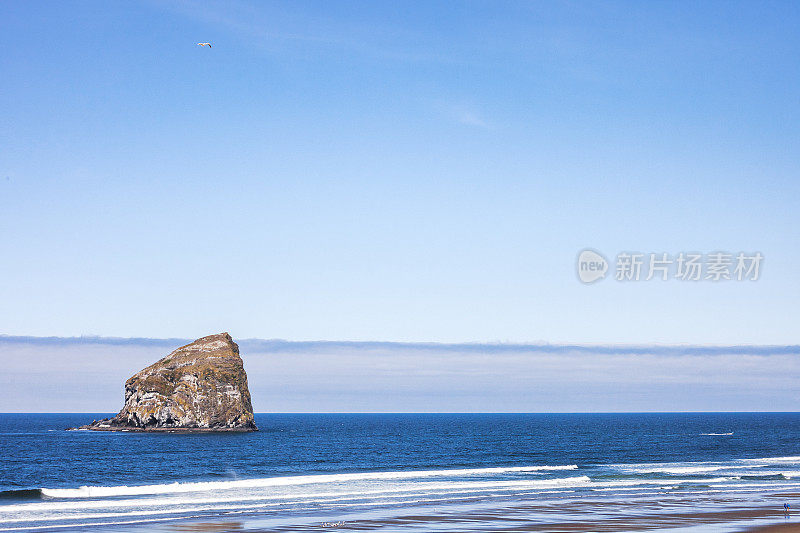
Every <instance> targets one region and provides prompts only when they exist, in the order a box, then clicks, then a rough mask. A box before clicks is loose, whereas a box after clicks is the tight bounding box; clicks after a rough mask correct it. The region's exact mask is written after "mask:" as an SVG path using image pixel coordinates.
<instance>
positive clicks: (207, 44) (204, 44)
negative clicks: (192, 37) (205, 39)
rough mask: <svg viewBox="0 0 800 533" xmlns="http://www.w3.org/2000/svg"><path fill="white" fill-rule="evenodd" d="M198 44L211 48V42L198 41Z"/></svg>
mask: <svg viewBox="0 0 800 533" xmlns="http://www.w3.org/2000/svg"><path fill="white" fill-rule="evenodd" d="M197 46H208V47H209V48H211V43H197Z"/></svg>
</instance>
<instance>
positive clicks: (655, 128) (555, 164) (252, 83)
mask: <svg viewBox="0 0 800 533" xmlns="http://www.w3.org/2000/svg"><path fill="white" fill-rule="evenodd" d="M799 24H800V4H798V3H796V2H789V1H786V2H759V3H756V2H741V3H740V2H731V1H724V2H683V3H680V4H676V3H674V2H567V1H563V2H562V1H559V2H547V3H545V2H520V3H517V2H494V1H491V2H490V1H487V2H458V3H450V2H429V3H411V2H399V3H389V2H283V3H275V2H253V3H248V2H225V3H213V2H211V3H209V2H203V3H194V2H174V3H173V2H169V3H166V2H165V3H161V2H145V3H139V2H27V1H4V2H0V206H1V208H0V247H2V250H3V251H4V253H3V254H2V256H0V257H1V258H2V261H0V333H6V334H12V335H38V336H41V335H62V336H71V335H80V334H99V335H114V336H141V337H182V338H196V337H200V336H202V335H206V334H210V333H214V332H217V331H221V330H229V331H230V332H231V333H232V334H233V335H234V337H236V338H245V337H261V338H286V339H294V340H304V339H342V340H348V339H349V340H357V339H369V340H397V341H448V342H464V341H495V340H509V341H537V340H546V341H553V342H613V343H619V342H621V343H625V342H640V343H650V342H661V343H674V342H693V343H723V344H737V343H761V344H765V343H766V344H769V343H776V344H781V343H789V344H796V343H797V342H798V337H797V311H796V309H797V302H798V301H800V269H799V268H798V267H800V247H798V243H799V242H800V209H798V205H800V202H799V201H800V179H798V178H800V174H799V171H800V150H798V146H800V61H798V58H800V33H799V32H798V25H799ZM200 41H210V42H211V43H212V44H213V48H211V49H209V48H201V47H199V46H197V45H196V43H197V42H200ZM585 247H592V248H595V249H597V250H599V251H601V252H603V253H605V254H606V255H608V256H614V255H615V254H616V253H618V252H620V251H624V250H636V251H641V252H669V253H675V254H676V253H678V252H681V251H700V252H713V251H717V250H725V251H731V252H738V251H740V250H741V251H749V252H753V251H760V252H761V253H762V254H763V255H764V257H765V260H764V265H763V273H762V277H761V279H760V280H759V281H757V282H745V283H718V284H715V283H711V282H699V283H681V282H677V281H668V282H657V281H652V282H649V283H645V282H639V283H628V284H625V283H619V282H615V281H613V280H610V279H607V280H604V281H602V282H599V283H597V284H595V285H592V286H584V285H582V284H581V283H579V282H578V280H577V278H576V275H575V265H574V262H575V258H576V255H577V253H578V252H579V251H580V250H581V249H583V248H585ZM0 349H3V348H0ZM161 355H163V354H161ZM609 364H610V363H609ZM136 369H137V368H136V365H133V366H132V367H131V368H129V369H128V370H130V371H133V370H136ZM124 377H127V376H124ZM115 408H116V406H115ZM262 410H267V409H262Z"/></svg>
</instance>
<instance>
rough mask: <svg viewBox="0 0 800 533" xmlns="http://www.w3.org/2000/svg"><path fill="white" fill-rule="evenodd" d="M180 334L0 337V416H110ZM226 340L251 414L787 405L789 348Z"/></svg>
mask: <svg viewBox="0 0 800 533" xmlns="http://www.w3.org/2000/svg"><path fill="white" fill-rule="evenodd" d="M189 340H191V339H189ZM189 340H184V339H122V338H110V339H109V338H102V337H88V338H80V337H77V338H57V337H48V338H40V337H13V336H0V364H1V365H3V368H4V369H5V372H4V373H3V374H2V376H0V386H2V387H3V388H4V390H6V391H7V394H5V395H4V396H3V397H2V398H0V412H86V413H106V412H109V413H110V412H116V410H118V409H119V408H120V407H121V405H122V399H123V384H124V382H125V380H126V379H127V378H128V377H130V376H131V375H133V374H134V373H135V372H137V371H138V370H140V369H142V368H144V367H145V366H147V365H149V364H151V363H153V362H155V361H157V360H159V359H161V358H162V357H164V356H166V355H167V354H168V353H169V352H170V351H172V350H173V349H175V348H177V347H179V346H180V345H182V344H185V343H186V342H189ZM234 340H236V339H234ZM236 341H237V343H238V344H239V347H240V352H241V355H242V358H243V360H244V365H245V370H246V372H247V375H248V381H249V386H250V391H251V393H252V397H253V407H254V410H255V411H256V412H262V413H264V412H273V413H279V412H286V413H298V412H341V413H347V412H375V413H380V412H450V413H454V412H671V411H727V412H733V411H797V410H798V405H797V398H796V384H797V382H798V381H800V357H798V355H800V347H798V346H796V345H785V346H691V345H675V346H663V345H642V346H634V345H626V346H614V345H594V346H587V345H556V344H527V345H521V344H491V343H484V344H439V343H392V342H358V341H352V342H347V341H285V340H275V339H272V340H261V339H241V340H236Z"/></svg>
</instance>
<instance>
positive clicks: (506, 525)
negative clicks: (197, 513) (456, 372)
mask: <svg viewBox="0 0 800 533" xmlns="http://www.w3.org/2000/svg"><path fill="white" fill-rule="evenodd" d="M730 503H732V502H730V501H727V500H725V499H722V498H720V499H714V498H708V499H707V500H705V501H696V500H693V499H686V500H677V501H671V502H669V503H666V504H665V505H663V506H662V505H661V504H657V503H655V504H653V503H651V505H650V506H642V505H637V504H635V503H634V504H632V503H630V502H624V501H616V502H608V501H602V500H594V501H573V502H571V504H570V505H569V506H568V507H560V506H553V505H541V504H536V503H532V504H512V505H507V506H497V507H493V508H489V507H487V508H483V509H475V510H464V509H448V508H447V507H442V508H441V509H427V510H422V509H414V510H411V509H409V510H408V512H403V510H402V509H398V510H396V512H395V513H392V515H385V516H380V517H360V518H359V517H345V516H343V517H338V519H334V518H331V519H326V520H320V521H316V520H300V521H298V522H296V523H292V524H287V523H284V524H280V525H272V526H271V527H265V524H262V525H259V521H260V520H259V519H253V520H250V519H247V518H244V517H243V519H242V520H241V521H236V522H231V521H226V522H223V521H220V522H209V521H204V522H202V523H201V522H196V523H180V524H171V525H167V526H165V530H167V531H171V532H173V533H175V532H181V531H182V532H197V533H202V532H214V533H227V532H230V533H234V532H236V533H241V532H243V531H249V532H259V533H262V532H263V533H278V532H281V533H288V532H296V531H308V532H312V531H316V532H320V531H393V532H394V531H413V532H421V531H460V532H472V531H475V532H478V531H480V532H486V531H493V532H509V533H512V532H537V531H546V532H550V533H575V532H599V533H611V532H627V531H669V530H672V529H676V528H678V529H680V530H681V531H683V530H685V529H686V528H693V529H692V530H693V531H698V532H699V531H704V532H705V531H707V532H715V531H719V532H722V531H728V532H764V533H772V532H776V533H794V532H797V533H800V514H794V513H793V514H791V515H790V516H789V518H788V519H787V518H786V515H785V514H784V512H783V508H782V504H777V505H775V504H771V505H763V506H752V507H747V506H741V507H740V506H736V505H734V506H731V507H730V508H725V509H723V508H718V509H716V510H703V509H700V508H699V507H701V506H702V507H707V506H709V505H711V506H712V507H713V506H715V505H718V506H721V505H729V504H730ZM696 506H697V507H696ZM787 520H790V521H792V522H791V523H787ZM794 521H796V522H794Z"/></svg>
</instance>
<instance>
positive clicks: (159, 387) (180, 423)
mask: <svg viewBox="0 0 800 533" xmlns="http://www.w3.org/2000/svg"><path fill="white" fill-rule="evenodd" d="M79 429H90V430H95V431H171V432H178V431H257V430H258V428H256V424H255V422H254V420H253V405H252V403H251V402H250V391H249V389H248V388H247V374H245V372H244V365H243V363H242V358H241V357H240V356H239V346H237V345H236V343H235V342H233V339H232V338H231V336H230V335H228V334H227V333H219V334H217V335H209V336H208V337H203V338H201V339H197V340H196V341H194V342H192V343H189V344H187V345H186V346H181V347H180V348H178V349H177V350H175V351H174V352H172V353H171V354H169V355H168V356H166V357H164V358H163V359H161V360H160V361H158V362H157V363H154V364H152V365H150V366H148V367H147V368H145V369H143V370H140V371H139V372H137V373H136V374H135V375H134V376H133V377H131V378H130V379H129V380H128V381H126V382H125V406H124V407H123V408H122V410H121V411H120V412H119V414H118V415H117V416H115V417H114V418H109V419H104V420H99V421H97V420H96V421H94V422H92V423H91V424H89V425H86V426H82V427H81V428H79Z"/></svg>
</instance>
